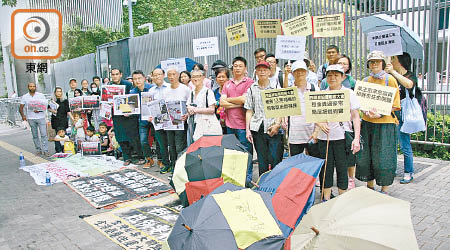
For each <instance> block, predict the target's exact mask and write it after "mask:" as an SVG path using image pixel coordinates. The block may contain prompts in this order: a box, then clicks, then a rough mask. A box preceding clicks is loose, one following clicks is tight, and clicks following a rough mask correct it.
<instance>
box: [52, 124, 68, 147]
mask: <svg viewBox="0 0 450 250" xmlns="http://www.w3.org/2000/svg"><path fill="white" fill-rule="evenodd" d="M56 131H57V132H56V136H55V138H54V141H55V152H56V153H64V143H65V142H66V141H70V139H69V137H68V136H67V135H66V129H65V128H57V129H56Z"/></svg>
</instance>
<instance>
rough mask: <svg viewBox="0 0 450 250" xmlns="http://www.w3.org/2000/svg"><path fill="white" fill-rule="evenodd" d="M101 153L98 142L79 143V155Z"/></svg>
mask: <svg viewBox="0 0 450 250" xmlns="http://www.w3.org/2000/svg"><path fill="white" fill-rule="evenodd" d="M93 155H102V150H101V146H100V142H99V141H96V142H82V143H81V156H93Z"/></svg>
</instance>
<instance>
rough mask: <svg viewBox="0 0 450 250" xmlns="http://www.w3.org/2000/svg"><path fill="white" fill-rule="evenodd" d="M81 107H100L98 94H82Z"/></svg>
mask: <svg viewBox="0 0 450 250" xmlns="http://www.w3.org/2000/svg"><path fill="white" fill-rule="evenodd" d="M82 108H83V109H98V108H100V96H98V95H90V96H83V106H82Z"/></svg>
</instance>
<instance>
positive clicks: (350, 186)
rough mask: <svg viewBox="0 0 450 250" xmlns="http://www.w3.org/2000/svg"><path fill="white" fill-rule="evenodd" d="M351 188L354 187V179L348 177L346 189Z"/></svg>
mask: <svg viewBox="0 0 450 250" xmlns="http://www.w3.org/2000/svg"><path fill="white" fill-rule="evenodd" d="M353 188H355V179H353V178H348V188H347V190H351V189H353Z"/></svg>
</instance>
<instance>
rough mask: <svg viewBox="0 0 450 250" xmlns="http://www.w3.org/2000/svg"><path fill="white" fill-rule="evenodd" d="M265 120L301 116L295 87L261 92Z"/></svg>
mask: <svg viewBox="0 0 450 250" xmlns="http://www.w3.org/2000/svg"><path fill="white" fill-rule="evenodd" d="M261 98H262V102H263V105H264V113H265V116H266V118H275V117H285V116H293V115H301V114H302V111H301V108H300V100H299V98H298V90H297V88H296V87H291V88H285V89H271V90H264V91H261Z"/></svg>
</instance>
